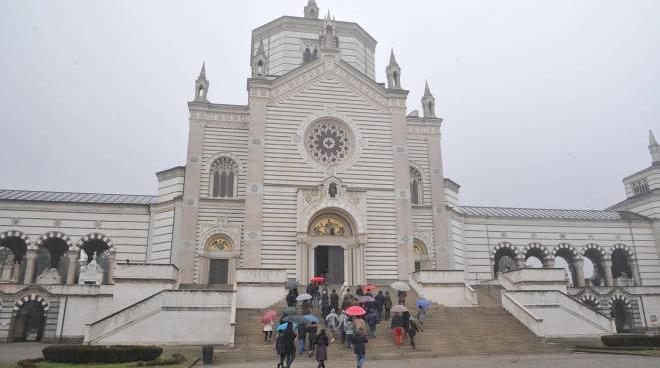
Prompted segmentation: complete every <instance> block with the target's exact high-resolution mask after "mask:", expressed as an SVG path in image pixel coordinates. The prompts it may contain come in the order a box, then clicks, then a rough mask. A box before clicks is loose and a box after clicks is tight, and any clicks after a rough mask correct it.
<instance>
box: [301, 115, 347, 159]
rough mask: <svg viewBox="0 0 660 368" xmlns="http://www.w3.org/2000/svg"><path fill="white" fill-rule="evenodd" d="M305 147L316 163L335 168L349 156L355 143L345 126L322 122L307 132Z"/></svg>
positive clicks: (327, 121)
mask: <svg viewBox="0 0 660 368" xmlns="http://www.w3.org/2000/svg"><path fill="white" fill-rule="evenodd" d="M305 146H306V147H307V151H308V152H309V154H310V155H311V156H312V157H313V158H314V159H315V160H316V161H318V162H320V163H321V164H323V165H326V166H335V165H339V164H340V163H341V162H342V161H344V159H346V158H347V157H348V156H349V154H350V152H351V149H352V147H353V142H352V139H351V136H350V133H349V130H348V128H347V127H346V126H345V125H344V124H342V123H339V122H337V121H333V120H322V121H319V122H317V123H315V124H313V125H312V126H311V127H310V128H309V129H308V130H307V136H306V138H305Z"/></svg>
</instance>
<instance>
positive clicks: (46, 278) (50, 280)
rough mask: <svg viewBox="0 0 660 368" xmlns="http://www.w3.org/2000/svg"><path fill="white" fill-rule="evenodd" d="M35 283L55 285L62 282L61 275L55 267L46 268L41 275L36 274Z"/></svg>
mask: <svg viewBox="0 0 660 368" xmlns="http://www.w3.org/2000/svg"><path fill="white" fill-rule="evenodd" d="M36 283H37V284H40V285H57V284H61V283H62V276H60V273H59V272H57V269H56V268H52V267H51V268H47V269H45V270H44V272H42V273H41V275H39V276H37V280H36Z"/></svg>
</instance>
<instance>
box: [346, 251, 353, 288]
mask: <svg viewBox="0 0 660 368" xmlns="http://www.w3.org/2000/svg"><path fill="white" fill-rule="evenodd" d="M352 272H353V269H352V268H351V248H349V247H346V248H344V282H345V283H347V284H348V285H351V281H352Z"/></svg>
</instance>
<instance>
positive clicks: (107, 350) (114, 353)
mask: <svg viewBox="0 0 660 368" xmlns="http://www.w3.org/2000/svg"><path fill="white" fill-rule="evenodd" d="M42 353H43V355H44V358H46V360H48V361H50V362H58V363H125V362H136V361H150V360H155V359H157V358H158V357H159V356H160V355H161V354H162V353H163V348H161V347H160V346H138V345H113V346H96V345H94V346H92V345H53V346H48V347H45V348H44V349H43V350H42Z"/></svg>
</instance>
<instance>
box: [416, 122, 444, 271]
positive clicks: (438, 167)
mask: <svg viewBox="0 0 660 368" xmlns="http://www.w3.org/2000/svg"><path fill="white" fill-rule="evenodd" d="M425 120H427V121H426V123H427V124H429V126H428V127H427V131H426V140H427V141H426V142H427V145H426V146H427V150H428V155H429V169H430V173H431V177H430V178H429V179H430V180H429V182H430V184H431V188H430V189H431V203H430V204H431V209H432V211H433V212H432V216H433V217H432V218H433V248H434V249H435V251H434V252H433V254H434V258H435V269H438V270H453V269H454V247H453V244H452V238H451V235H450V234H451V231H450V230H449V217H448V216H447V210H446V207H447V204H446V200H445V180H444V174H443V171H442V149H441V145H440V137H441V133H440V123H441V122H442V119H432V118H425ZM425 184H426V185H428V183H425ZM422 196H423V195H422ZM413 270H414V269H413Z"/></svg>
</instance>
